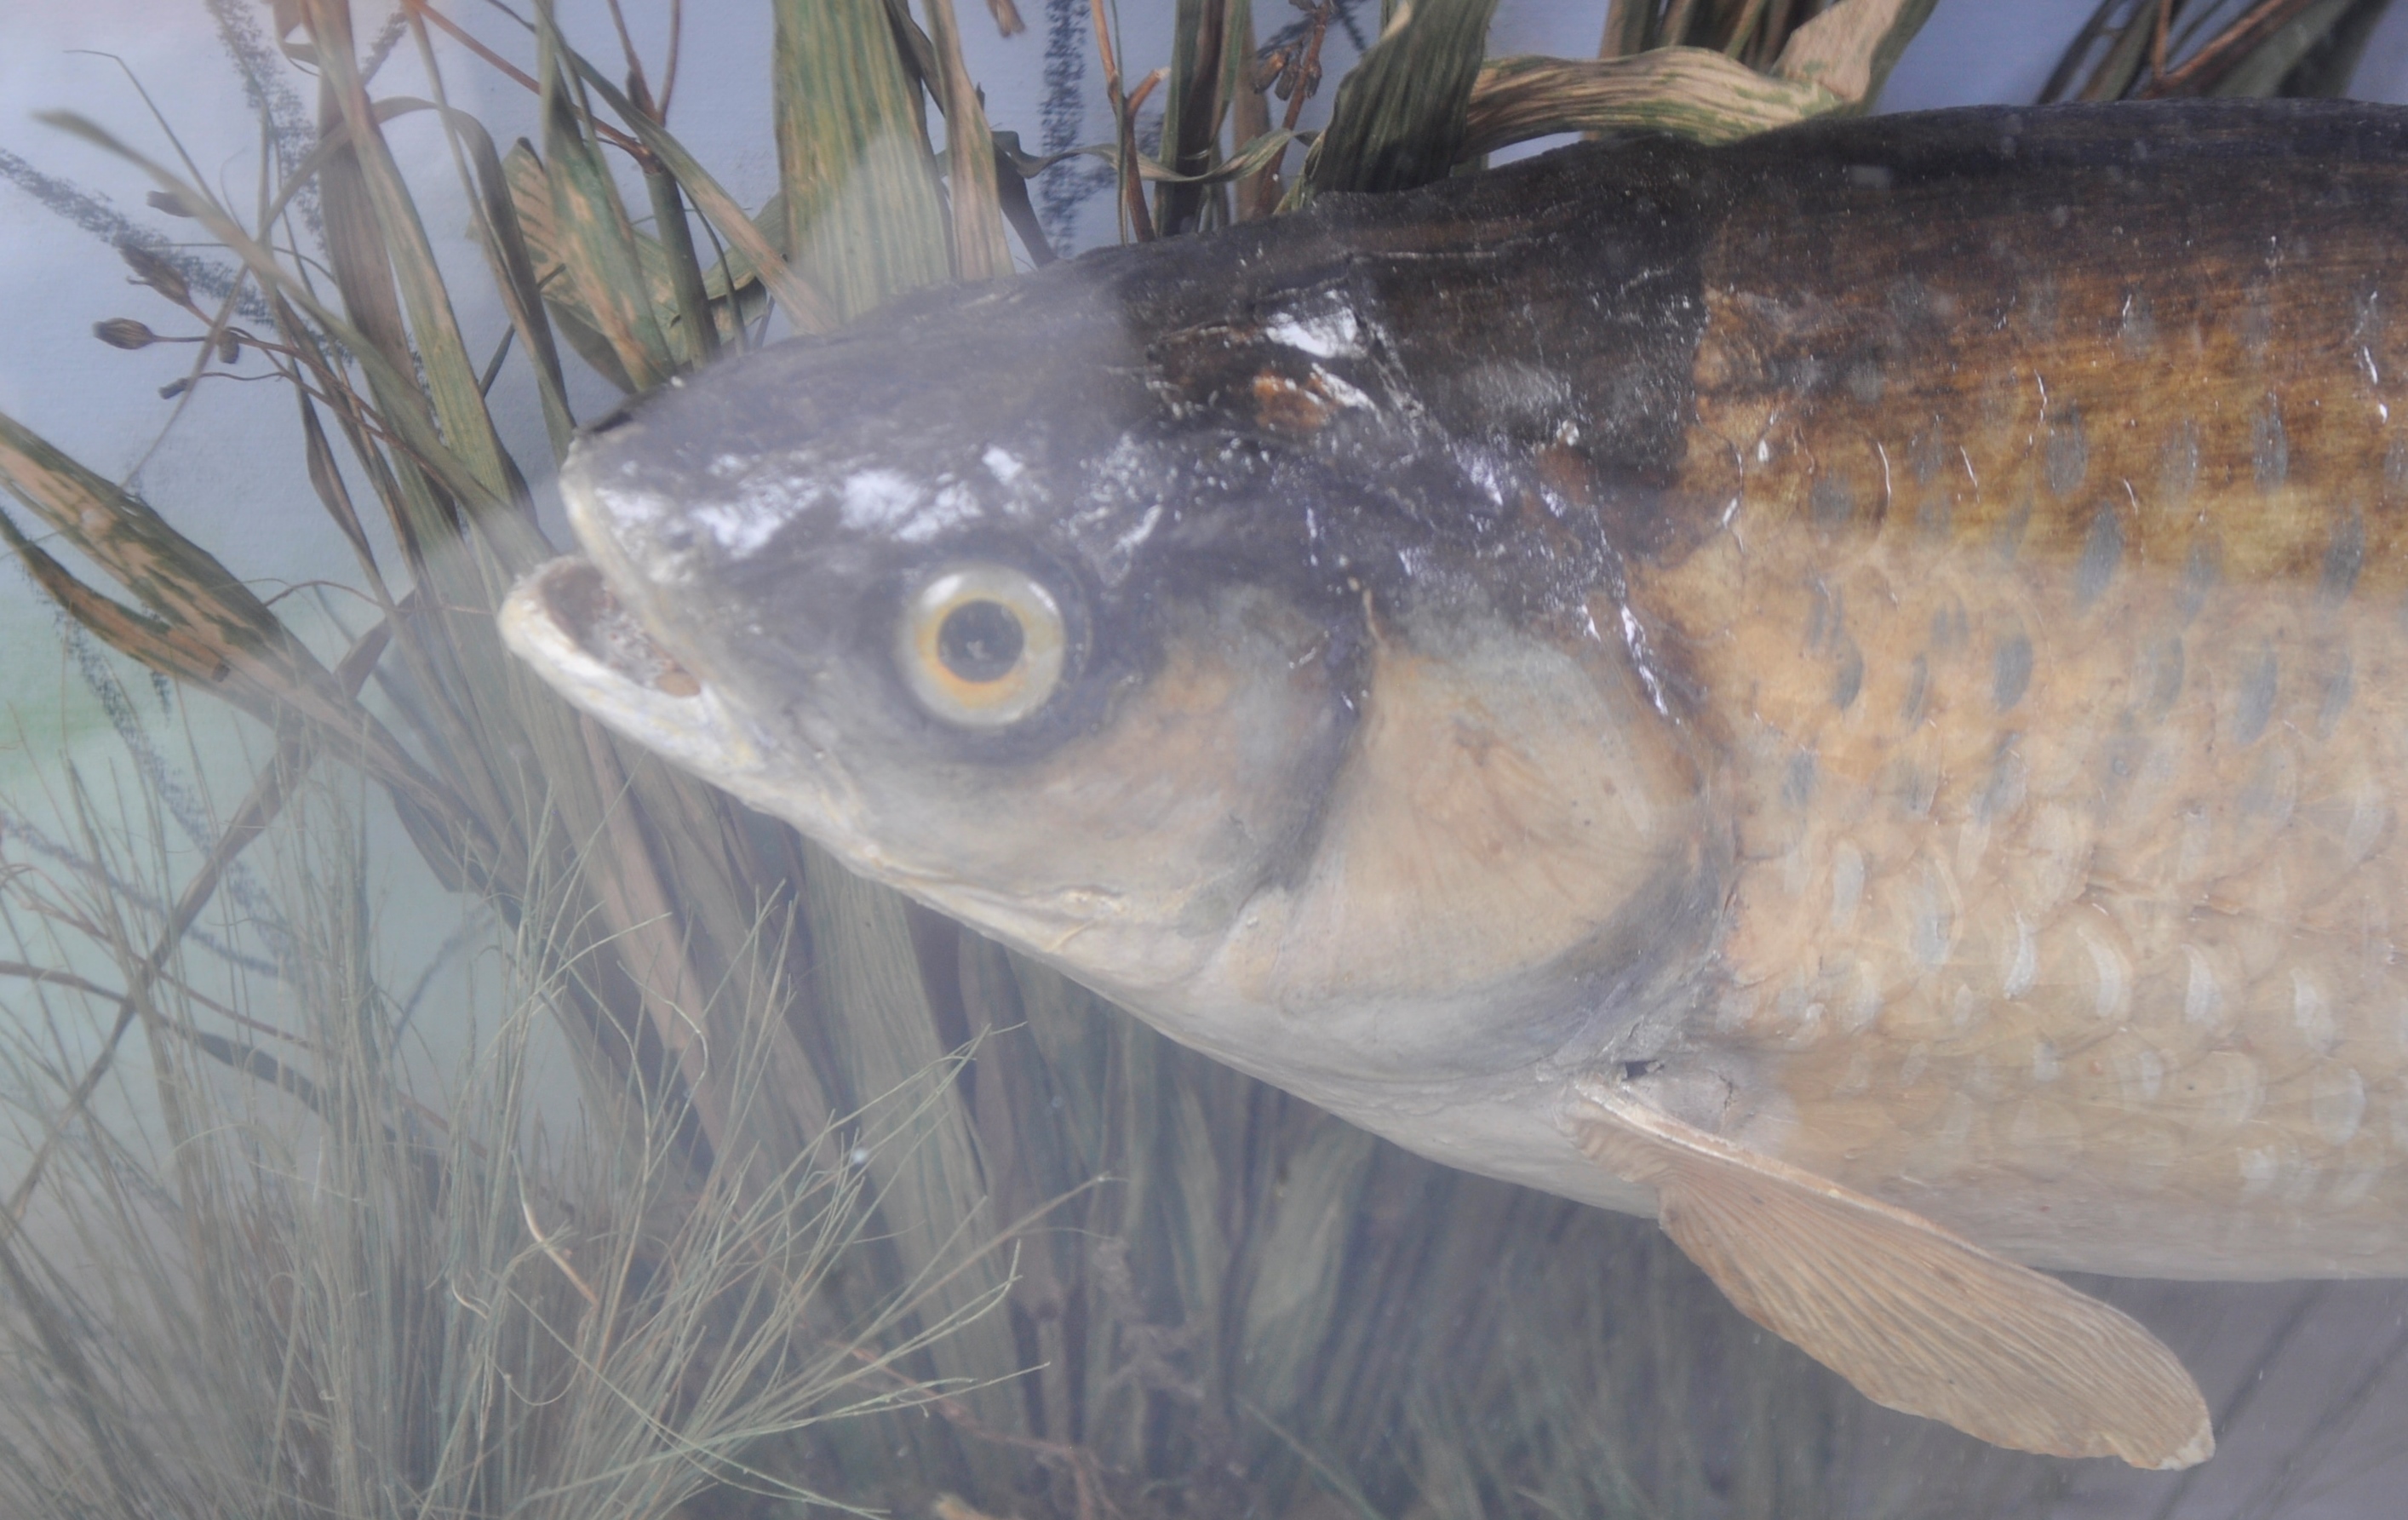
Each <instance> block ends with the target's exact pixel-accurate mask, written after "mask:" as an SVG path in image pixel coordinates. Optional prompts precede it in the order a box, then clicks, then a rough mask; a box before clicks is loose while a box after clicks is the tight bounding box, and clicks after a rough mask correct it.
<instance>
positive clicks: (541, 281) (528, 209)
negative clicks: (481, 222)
mask: <svg viewBox="0 0 2408 1520" xmlns="http://www.w3.org/2000/svg"><path fill="white" fill-rule="evenodd" d="M502 172H503V173H504V174H506V175H508V176H509V181H510V202H511V205H512V206H513V208H515V209H516V210H517V212H518V220H519V228H520V231H521V232H522V233H523V236H524V237H525V239H526V245H527V256H528V259H529V260H530V262H531V263H532V264H533V265H534V267H535V278H536V289H538V291H540V292H542V294H543V302H544V306H545V308H546V309H547V310H549V311H550V312H551V314H552V320H553V321H554V322H556V323H559V326H560V331H561V334H562V336H563V337H566V338H567V339H568V346H569V347H570V348H573V349H575V350H576V351H577V353H578V357H580V358H581V359H583V360H584V361H585V362H586V363H587V364H588V365H590V366H593V368H594V371H595V373H596V374H598V375H600V376H601V377H602V378H603V379H604V380H609V382H610V383H611V384H613V385H615V386H617V387H618V388H619V389H620V390H622V391H624V392H627V393H629V394H633V393H634V391H635V389H636V382H635V381H634V380H631V379H629V378H628V375H627V366H624V365H623V364H621V363H620V362H619V351H618V350H616V349H614V348H612V347H611V346H610V340H609V338H607V337H603V336H602V326H601V321H600V319H599V318H597V317H596V316H595V313H594V309H593V308H591V307H589V306H587V305H586V304H585V297H584V294H583V293H582V292H581V290H580V288H579V285H578V281H577V279H576V277H575V276H573V275H571V274H570V273H569V271H568V261H567V259H566V257H564V256H563V255H562V253H561V239H560V235H559V233H558V231H557V229H556V227H555V225H554V222H553V220H552V177H551V175H550V173H549V172H548V171H547V170H546V169H545V168H544V166H543V160H541V159H539V158H538V157H537V156H536V152H535V150H534V149H533V148H531V147H529V146H528V145H527V144H526V142H525V141H524V140H523V139H522V140H521V141H519V142H518V143H515V144H513V145H512V146H511V148H510V151H509V155H508V156H506V157H505V158H504V159H503V160H502Z"/></svg>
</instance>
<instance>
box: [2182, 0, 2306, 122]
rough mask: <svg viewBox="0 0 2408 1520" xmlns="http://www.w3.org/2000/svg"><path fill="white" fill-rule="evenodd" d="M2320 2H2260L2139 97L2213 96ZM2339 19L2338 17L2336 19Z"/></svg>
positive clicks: (2295, 0) (2272, 0) (2292, 0)
mask: <svg viewBox="0 0 2408 1520" xmlns="http://www.w3.org/2000/svg"><path fill="white" fill-rule="evenodd" d="M2319 3H2320V0H2258V4H2257V5H2256V6H2253V7H2250V9H2249V10H2248V11H2247V12H2246V13H2245V14H2243V16H2242V17H2241V18H2240V19H2239V20H2237V21H2235V22H2233V23H2232V24H2231V25H2229V26H2228V27H2226V28H2225V29H2224V30H2223V31H2221V32H2219V33H2217V34H2216V35H2215V36H2214V37H2211V38H2210V39H2208V41H2207V43H2206V45H2205V46H2203V47H2201V48H2200V50H2198V51H2197V52H2194V53H2192V54H2191V55H2190V56H2189V57H2188V58H2186V59H2184V60H2183V61H2182V62H2181V63H2179V64H2176V65H2174V66H2173V67H2171V68H2170V69H2168V70H2166V72H2165V73H2163V74H2161V75H2159V76H2157V78H2156V79H2151V80H2150V81H2149V82H2148V83H2147V84H2144V85H2143V86H2142V87H2141V88H2140V90H2139V91H2138V92H2137V93H2136V95H2137V98H2139V99H2142V100H2164V99H2168V98H2170V97H2173V96H2179V95H2203V94H2207V93H2212V92H2213V91H2214V89H2215V87H2216V86H2217V85H2218V84H2220V83H2222V82H2223V80H2224V78H2225V76H2227V75H2229V74H2230V73H2231V72H2233V71H2234V70H2235V69H2237V68H2239V67H2241V66H2242V65H2243V63H2244V62H2245V61H2246V60H2247V59H2248V57H2249V55H2250V54H2251V53H2252V52H2254V51H2256V50H2257V49H2258V48H2260V47H2262V46H2264V45H2266V44H2267V43H2268V42H2269V41H2270V40H2272V37H2273V36H2274V34H2275V33H2277V32H2279V31H2281V30H2282V29H2283V28H2284V27H2285V26H2286V25H2288V24H2289V23H2290V22H2291V21H2292V20H2293V19H2294V18H2296V17H2298V16H2299V15H2300V12H2302V11H2304V10H2306V9H2307V8H2308V7H2310V6H2313V5H2316V4H2319ZM2335 19H2338V16H2337V15H2336V18H2335Z"/></svg>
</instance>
